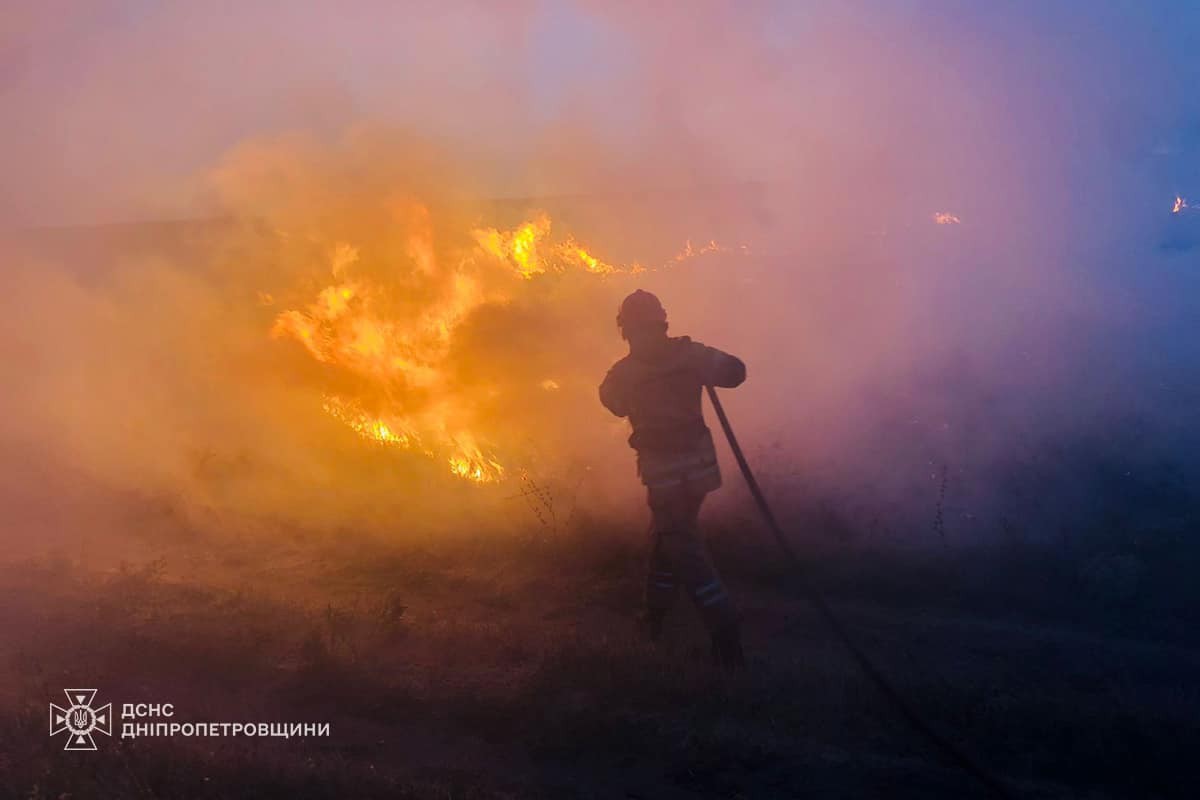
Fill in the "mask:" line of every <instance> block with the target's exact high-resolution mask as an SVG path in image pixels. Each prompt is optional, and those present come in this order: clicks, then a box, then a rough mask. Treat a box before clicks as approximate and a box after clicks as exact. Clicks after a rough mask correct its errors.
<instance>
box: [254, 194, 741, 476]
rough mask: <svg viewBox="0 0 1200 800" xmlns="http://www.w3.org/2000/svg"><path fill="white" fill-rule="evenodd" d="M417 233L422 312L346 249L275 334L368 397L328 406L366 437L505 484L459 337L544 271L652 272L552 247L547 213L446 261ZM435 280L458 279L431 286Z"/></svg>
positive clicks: (413, 249)
mask: <svg viewBox="0 0 1200 800" xmlns="http://www.w3.org/2000/svg"><path fill="white" fill-rule="evenodd" d="M405 213H406V214H409V215H410V217H413V218H416V219H419V220H421V221H422V222H423V223H424V221H426V220H427V218H428V216H429V212H428V211H427V210H425V209H424V208H423V207H417V208H409V209H406V212H405ZM418 227H419V230H420V231H421V233H419V234H418V235H414V236H413V237H412V238H411V239H410V240H409V241H408V243H407V247H408V255H409V256H410V257H411V258H412V260H413V263H414V269H413V270H411V272H410V274H407V275H406V276H405V280H407V281H408V283H404V284H402V285H403V287H404V291H405V292H406V293H408V292H409V290H410V289H411V290H412V295H413V296H414V297H420V298H421V301H420V303H419V305H418V307H417V310H416V311H415V312H413V311H412V310H411V309H409V310H406V311H404V312H401V313H397V311H396V308H397V303H396V297H395V296H394V291H393V293H391V294H389V292H388V291H387V290H385V288H384V287H383V286H382V285H379V284H377V283H375V282H372V281H371V280H369V279H368V278H367V277H365V275H364V274H360V273H362V272H363V270H361V269H360V266H361V265H360V264H359V260H360V254H359V251H358V249H357V248H356V247H354V246H353V245H351V244H348V243H344V242H342V243H337V244H334V245H333V246H332V247H331V248H330V249H329V251H328V252H327V268H328V271H329V272H328V274H329V277H330V279H331V281H330V283H329V284H328V285H326V286H324V287H323V288H320V289H319V290H317V291H316V294H315V296H314V297H313V299H312V301H311V302H309V303H308V304H307V305H304V306H303V307H300V308H291V309H287V310H284V311H281V312H280V313H279V314H277V315H276V317H275V321H274V324H273V326H272V328H271V335H272V336H273V337H275V338H283V339H292V340H294V341H296V342H298V343H299V344H300V345H301V346H303V347H304V349H305V350H306V351H307V352H308V354H309V355H310V356H311V357H312V358H313V359H314V360H315V361H316V362H318V363H320V364H322V365H323V366H324V367H325V368H326V369H329V370H333V371H335V372H336V373H337V374H341V375H345V376H346V377H348V378H352V379H353V381H354V383H355V385H358V386H363V387H366V388H365V390H364V391H366V392H367V395H369V398H368V397H364V398H361V399H359V398H347V397H344V396H342V395H340V394H334V393H329V394H326V395H325V397H324V400H323V404H322V408H323V410H324V411H325V413H326V414H328V415H329V416H331V417H333V418H334V419H336V420H338V421H339V422H341V423H342V424H344V425H345V426H346V427H348V428H349V429H350V430H352V431H354V432H355V433H356V434H358V436H360V437H362V438H363V439H365V440H367V441H370V442H372V443H374V444H377V445H380V446H385V447H396V448H400V449H403V450H409V451H414V452H418V453H421V454H423V455H426V456H428V457H430V458H433V459H435V460H442V461H444V463H447V464H448V465H449V467H450V472H451V474H453V475H455V476H457V477H460V478H463V479H465V480H469V481H473V482H475V483H493V482H496V481H500V480H502V479H503V478H504V475H505V468H504V466H503V465H502V463H501V461H500V458H499V457H498V456H497V454H496V453H495V449H496V448H495V445H494V444H493V443H492V442H490V441H489V440H488V438H487V437H486V436H484V435H482V433H481V432H480V431H479V430H478V429H477V422H476V420H475V419H474V416H475V415H474V414H473V409H474V408H475V407H477V405H478V402H479V400H480V398H478V397H469V396H465V395H464V391H465V390H463V389H461V388H460V387H459V386H457V385H456V384H455V383H454V380H455V379H454V377H453V370H451V369H449V368H448V364H449V363H450V362H449V358H450V356H451V345H452V344H453V342H454V339H455V335H456V332H457V330H458V329H459V327H460V326H461V325H462V324H463V323H464V322H465V320H466V319H467V318H468V317H469V316H470V315H471V314H472V313H473V312H474V311H475V310H476V309H478V308H479V307H480V306H482V305H484V304H486V303H503V302H506V301H507V300H509V299H510V297H511V295H512V293H513V292H515V291H516V290H517V289H518V288H519V286H520V284H521V282H522V281H528V280H533V279H534V278H536V277H537V276H539V275H542V274H545V273H552V272H554V273H557V272H564V271H566V270H572V269H577V270H582V271H583V272H585V273H589V274H594V275H598V276H608V275H614V274H618V273H626V274H632V273H636V272H638V271H641V270H642V269H643V268H642V267H640V266H638V265H636V264H635V265H633V266H631V267H628V268H623V267H618V266H615V265H613V264H610V263H607V262H605V261H603V260H601V259H600V258H599V257H597V256H595V255H593V254H592V253H591V252H590V251H589V250H587V249H585V248H584V247H583V246H582V245H580V244H579V243H578V242H576V241H575V240H574V239H573V238H571V237H569V236H568V237H563V238H559V239H555V238H553V237H552V235H551V231H552V225H551V221H550V217H549V216H548V215H547V214H545V213H539V214H537V215H536V216H534V217H533V218H532V219H529V220H527V221H525V222H523V223H521V224H520V225H518V226H516V227H515V228H513V229H511V230H500V229H497V228H476V229H474V230H472V231H471V232H470V238H469V240H468V241H469V242H471V243H473V246H471V245H468V246H467V247H466V248H465V249H464V250H463V251H459V252H455V253H452V254H450V255H446V254H442V257H441V258H440V260H439V254H438V253H437V251H435V248H434V246H433V240H432V234H431V233H430V232H429V231H430V226H429V225H428V224H422V225H420V226H418ZM724 250H725V249H724V248H722V247H720V246H719V245H718V244H717V243H716V242H711V241H710V242H709V243H708V244H706V245H704V246H703V247H700V248H693V247H692V245H691V243H690V242H689V243H688V244H687V246H686V248H685V249H684V250H683V251H682V252H681V253H680V254H678V255H677V256H675V257H674V258H672V259H671V260H670V261H669V262H668V265H669V264H674V263H679V262H682V261H685V260H687V259H689V258H693V257H695V256H699V255H703V254H706V253H714V252H723V251H724ZM664 266H665V265H664ZM442 270H450V272H449V273H448V275H447V273H445V272H441V271H442ZM436 274H441V275H442V276H443V277H449V278H450V279H449V280H443V281H433V280H432V276H434V275H436ZM426 279H429V280H427V281H426V282H425V283H422V281H423V280H426ZM514 279H515V282H514ZM410 284H411V285H410ZM430 286H436V287H437V288H436V289H429V287H430ZM421 292H426V294H429V295H430V296H428V297H426V295H425V294H421ZM272 301H274V297H272ZM540 385H541V388H542V389H544V390H546V391H548V392H553V391H555V390H557V389H558V388H559V384H558V382H557V381H555V380H554V379H551V378H547V379H545V380H543V381H542V382H541V384H540Z"/></svg>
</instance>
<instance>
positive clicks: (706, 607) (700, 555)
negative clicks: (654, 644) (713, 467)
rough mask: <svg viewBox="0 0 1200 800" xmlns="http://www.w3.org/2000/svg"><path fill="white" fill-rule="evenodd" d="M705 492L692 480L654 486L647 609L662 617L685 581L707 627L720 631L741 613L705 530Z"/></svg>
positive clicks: (651, 491)
mask: <svg viewBox="0 0 1200 800" xmlns="http://www.w3.org/2000/svg"><path fill="white" fill-rule="evenodd" d="M705 493H706V492H705V491H704V490H703V489H701V488H698V487H696V486H694V485H693V486H689V485H688V483H687V481H683V482H680V483H677V484H675V485H672V486H667V487H654V488H651V489H649V498H648V500H649V503H650V511H651V514H652V517H653V524H652V538H651V546H650V564H649V569H648V570H647V575H646V610H647V613H648V614H649V615H650V616H651V617H652V618H655V617H657V618H658V619H661V618H662V616H664V615H665V614H666V613H667V611H668V610H669V609H670V608H671V606H672V605H674V603H675V598H676V596H677V595H678V592H679V588H680V587H682V588H683V589H684V591H686V592H687V593H688V595H689V596H690V597H691V599H692V603H693V604H694V605H695V606H696V609H697V610H698V611H699V612H700V616H701V618H702V619H703V620H704V625H705V627H707V628H708V630H709V632H710V633H717V632H720V631H725V630H728V629H730V628H732V627H734V626H736V625H737V622H738V615H737V609H736V607H735V606H734V604H733V600H732V599H731V598H730V597H729V593H728V592H727V591H726V589H725V585H724V584H723V583H722V582H721V579H720V577H719V576H718V575H717V571H716V569H715V568H714V567H713V563H712V558H711V557H710V555H709V553H708V547H707V546H705V544H704V539H703V538H702V537H701V535H700V527H699V518H700V505H701V504H702V503H703V502H704V495H705Z"/></svg>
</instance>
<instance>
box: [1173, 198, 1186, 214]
mask: <svg viewBox="0 0 1200 800" xmlns="http://www.w3.org/2000/svg"><path fill="white" fill-rule="evenodd" d="M1187 208H1191V206H1190V205H1188V201H1187V200H1186V199H1185V198H1184V197H1182V196H1181V195H1175V206H1174V208H1172V209H1171V213H1172V214H1179V213H1181V212H1182V211H1183V210H1184V209H1187Z"/></svg>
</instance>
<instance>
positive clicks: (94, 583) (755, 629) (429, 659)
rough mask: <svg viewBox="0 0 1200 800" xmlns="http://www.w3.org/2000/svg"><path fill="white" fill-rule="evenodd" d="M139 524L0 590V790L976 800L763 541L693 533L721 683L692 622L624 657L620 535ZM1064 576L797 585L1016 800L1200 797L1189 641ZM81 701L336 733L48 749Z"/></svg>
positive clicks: (1195, 655) (931, 576)
mask: <svg viewBox="0 0 1200 800" xmlns="http://www.w3.org/2000/svg"><path fill="white" fill-rule="evenodd" d="M139 513H142V514H145V515H151V516H153V519H151V520H149V521H147V520H146V519H142V520H141V521H140V522H139V521H137V520H133V521H132V522H131V524H130V525H129V529H130V530H134V531H142V533H140V534H133V535H131V536H130V537H129V538H128V539H127V540H126V541H125V543H124V545H123V548H124V549H122V547H118V546H116V545H114V544H111V543H110V545H109V546H107V547H106V548H105V553H106V556H105V558H99V557H98V556H97V555H96V554H95V553H94V552H93V551H92V550H91V549H89V548H90V546H89V545H86V544H84V543H83V542H86V539H85V538H78V537H76V538H67V539H64V540H63V541H62V542H58V543H55V542H53V541H48V543H47V546H46V547H44V548H42V549H41V551H40V552H36V553H32V554H29V553H25V554H20V553H14V554H11V557H10V558H9V560H8V561H7V562H6V563H5V564H4V566H3V567H2V568H0V598H2V600H0V629H2V630H4V631H5V636H4V637H3V639H2V640H0V665H2V668H3V675H2V680H0V711H2V714H0V791H2V792H3V795H4V796H10V797H20V798H27V799H28V800H34V799H40V798H51V799H58V800H62V799H63V798H73V799H74V800H79V799H80V798H93V797H95V798H125V797H133V798H151V797H154V798H276V797H278V798H285V797H286V798H293V797H313V798H366V797H411V798H482V797H488V798H490V797H509V798H526V797H565V798H684V797H697V796H699V797H723V798H775V797H800V796H803V797H837V798H856V797H899V798H907V797H914V798H915V797H970V796H984V795H983V792H982V791H981V790H980V789H979V787H978V786H976V785H975V784H974V783H972V781H971V779H970V778H969V777H967V776H965V775H964V774H962V773H961V772H959V771H958V770H957V769H956V768H954V767H953V766H950V765H947V764H946V763H945V762H944V761H942V760H941V759H940V758H939V756H938V754H937V753H936V752H935V751H933V750H931V749H930V747H929V746H928V745H927V744H926V743H925V742H923V741H922V740H921V739H920V738H918V737H916V736H915V735H914V734H913V733H912V732H911V731H910V730H909V729H908V728H907V727H906V726H905V724H904V723H903V722H902V721H901V720H900V719H899V718H898V717H897V716H896V715H895V714H894V712H893V711H892V709H891V708H890V707H889V706H888V705H887V704H886V702H885V701H884V700H883V698H882V697H881V696H880V695H879V694H878V692H877V691H876V690H875V689H874V688H873V687H872V686H871V685H870V683H868V682H867V681H866V680H865V679H864V678H863V677H862V675H860V674H859V672H858V670H857V668H856V667H855V665H854V663H853V662H852V661H851V660H850V658H849V657H848V656H847V654H846V653H845V652H843V650H842V649H841V647H840V645H839V644H838V643H837V642H836V640H835V639H834V638H833V637H832V636H831V635H830V633H829V631H828V630H826V629H825V628H824V627H823V625H822V623H821V622H820V620H819V619H818V618H817V617H816V616H815V615H814V614H813V613H812V612H811V611H810V610H809V609H808V607H807V606H806V604H805V601H804V599H803V595H802V593H801V592H800V591H798V586H799V583H798V581H799V580H800V579H799V578H798V577H797V575H796V573H795V572H794V571H793V570H792V569H791V567H790V566H788V565H787V564H785V563H783V562H781V560H780V559H779V558H777V557H776V556H775V555H774V554H773V551H772V550H771V547H772V544H771V542H770V540H769V539H768V538H766V534H765V533H764V532H763V531H762V530H761V529H758V528H755V527H754V526H750V525H742V524H738V525H730V524H723V523H722V521H721V520H710V524H709V529H710V530H711V531H712V533H713V547H714V551H715V553H716V556H717V558H718V561H719V563H720V564H721V566H722V568H723V570H724V573H725V576H726V578H727V580H728V583H729V584H730V586H731V587H732V589H733V591H734V592H735V594H736V596H737V597H738V598H739V600H740V602H741V605H742V608H743V612H744V615H745V619H746V646H747V650H748V654H749V666H748V668H747V669H746V670H745V671H744V672H743V673H740V674H736V675H732V676H727V675H724V674H722V673H721V672H719V671H717V670H715V669H714V668H713V667H712V666H711V665H710V663H709V658H708V650H707V645H706V642H705V637H704V635H703V631H702V630H700V629H699V627H698V625H697V623H696V622H695V619H694V615H693V614H692V613H691V609H690V608H688V607H686V606H685V605H683V604H682V603H681V605H680V606H679V608H678V609H677V611H676V612H675V613H674V614H673V616H672V619H671V623H672V626H671V628H670V629H669V630H668V632H667V636H666V641H665V642H663V643H662V644H660V645H658V646H652V645H650V644H647V643H645V642H644V641H643V640H642V639H641V637H640V636H639V633H638V630H637V626H636V624H635V617H636V614H637V611H638V608H639V590H640V584H641V569H642V561H643V553H642V550H641V546H640V543H639V541H638V539H639V536H640V532H638V531H633V532H627V531H617V530H607V529H604V528H591V527H589V526H587V525H581V526H580V527H579V529H577V530H573V531H571V532H568V533H560V534H555V535H547V534H546V533H545V532H544V531H542V532H541V535H538V536H531V537H529V538H527V539H526V538H520V537H518V538H511V537H506V538H503V539H501V538H487V537H480V538H478V539H474V540H472V539H456V540H453V541H450V540H447V541H435V540H426V541H423V542H421V543H414V542H411V541H407V542H400V541H396V540H391V539H388V538H386V537H378V536H365V535H354V534H352V533H349V532H345V531H342V532H337V533H332V532H321V531H302V530H293V529H287V530H285V529H282V528H281V529H278V530H271V531H269V532H268V531H265V530H264V529H263V526H261V525H260V526H258V528H257V529H256V531H255V532H254V533H253V535H251V534H250V533H248V532H247V531H245V530H237V529H236V526H228V527H227V529H225V530H221V526H208V527H207V528H204V527H198V526H196V525H194V524H192V523H191V522H185V521H184V520H183V518H182V517H177V516H176V515H175V514H174V512H173V511H172V510H171V509H169V508H167V509H159V510H156V511H153V512H150V511H143V512H139ZM45 521H46V520H44V519H43V520H42V522H45ZM13 524H15V525H18V526H21V525H33V524H34V521H31V520H30V519H27V518H22V519H18V520H16V522H14V523H13ZM51 538H52V537H51ZM1077 574H1078V573H1077V572H1073V571H1065V570H1064V568H1063V567H1062V565H1061V564H1060V563H1059V562H1058V561H1056V560H1055V559H1054V558H1053V557H1052V556H1048V555H1046V554H1045V553H1041V552H1036V551H1030V552H1028V553H1026V552H1016V553H1014V552H1011V551H996V550H990V551H985V550H976V551H972V552H970V553H963V554H956V553H953V552H945V551H943V552H935V553H926V554H922V555H914V554H910V555H907V556H902V555H899V554H891V555H880V554H866V553H863V552H852V551H846V552H842V553H840V554H839V553H837V552H830V553H827V554H822V555H819V556H813V557H812V560H811V563H810V564H808V566H807V575H808V576H809V577H808V578H807V579H809V580H813V581H815V583H816V584H817V585H819V586H820V588H821V589H822V590H823V591H825V592H827V593H828V596H829V598H830V602H831V604H832V606H833V607H834V608H835V609H836V611H837V613H838V614H839V615H840V616H841V617H842V618H843V619H844V620H845V622H846V623H847V625H848V626H849V627H850V628H851V630H853V631H854V634H855V635H856V636H857V637H858V638H859V639H860V641H861V643H862V644H863V646H864V647H865V648H866V649H867V650H868V651H869V652H870V653H871V654H872V656H873V657H874V658H876V659H877V660H878V662H879V663H880V664H881V665H882V666H883V668H884V669H885V671H886V672H887V673H888V674H889V675H890V676H892V678H893V679H894V680H895V682H896V683H897V685H898V686H899V688H900V690H901V691H902V692H903V693H904V694H905V695H906V696H907V697H908V698H909V699H910V700H911V702H912V703H913V704H914V705H915V706H916V707H918V708H919V709H920V711H921V713H922V714H924V715H925V716H926V717H927V718H928V720H929V721H930V723H931V724H932V725H933V726H934V727H935V728H936V729H937V730H938V731H940V732H941V733H942V734H943V735H944V736H946V737H947V738H949V739H951V740H952V741H954V742H955V743H956V744H958V745H959V746H960V747H961V748H963V749H964V750H966V751H968V752H970V753H971V754H972V755H973V756H974V758H976V759H977V760H978V761H979V762H981V763H982V764H983V765H985V766H986V768H987V769H989V770H990V771H992V772H994V773H995V774H996V775H998V776H1000V777H1001V778H1002V779H1003V780H1004V781H1005V782H1006V783H1007V785H1008V786H1009V787H1010V788H1011V790H1012V791H1013V793H1014V794H1015V795H1016V796H1019V797H1030V798H1059V797H1063V798H1065V797H1089V798H1109V797H1113V798H1115V797H1157V796H1161V797H1194V796H1196V794H1195V788H1196V787H1197V786H1200V770H1198V768H1197V765H1196V763H1195V758H1194V755H1195V753H1196V752H1198V751H1200V693H1198V689H1197V682H1196V675H1197V674H1200V647H1197V642H1196V640H1195V637H1194V634H1193V633H1192V632H1191V631H1192V630H1194V629H1193V628H1192V627H1191V626H1189V625H1183V624H1176V623H1177V619H1176V617H1173V616H1172V615H1171V614H1169V613H1165V612H1164V611H1163V610H1162V609H1161V608H1150V609H1149V610H1148V607H1146V606H1145V605H1144V604H1143V605H1141V606H1135V607H1131V606H1130V605H1129V602H1128V599H1127V597H1126V596H1125V594H1123V593H1121V592H1117V593H1116V596H1115V597H1109V596H1100V597H1096V596H1094V594H1089V593H1088V591H1085V589H1086V587H1087V586H1088V585H1090V584H1085V583H1081V582H1080V579H1079V578H1078V577H1077ZM1096 604H1100V605H1101V606H1102V609H1101V613H1094V608H1095V606H1096ZM1088 609H1092V610H1093V611H1092V612H1089V611H1088ZM1173 620H1175V622H1173ZM74 687H94V688H98V689H99V690H100V697H98V701H99V702H104V701H106V700H108V701H113V702H116V703H118V704H120V703H124V702H131V703H137V702H147V703H154V702H162V703H166V702H169V703H172V704H173V705H174V708H175V717H174V719H173V721H179V722H189V721H190V722H195V721H285V720H293V721H304V722H308V721H312V722H322V723H324V722H328V723H329V724H330V726H331V727H330V735H329V736H328V737H321V738H295V739H283V738H271V737H267V738H257V737H256V738H247V737H239V738H236V739H234V738H203V739H201V738H195V737H192V738H184V737H175V738H121V737H120V736H119V735H115V736H113V737H111V738H108V737H104V736H98V737H97V738H98V739H99V741H98V747H99V750H98V751H97V752H94V753H78V752H63V751H62V749H61V748H62V745H63V740H62V739H61V737H58V738H55V739H51V738H50V737H49V736H48V732H47V730H46V725H47V704H48V703H49V702H62V690H63V689H64V688H74ZM118 723H119V721H118ZM114 733H118V734H119V731H118V730H114Z"/></svg>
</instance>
